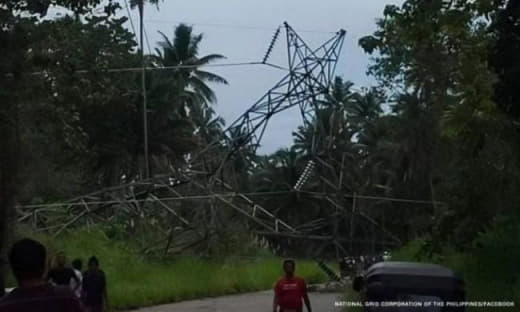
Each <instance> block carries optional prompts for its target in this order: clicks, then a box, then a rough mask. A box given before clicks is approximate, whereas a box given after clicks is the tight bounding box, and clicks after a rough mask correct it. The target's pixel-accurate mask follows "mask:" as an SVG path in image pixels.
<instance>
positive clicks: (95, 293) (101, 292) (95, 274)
mask: <svg viewBox="0 0 520 312" xmlns="http://www.w3.org/2000/svg"><path fill="white" fill-rule="evenodd" d="M81 297H82V299H83V303H84V304H85V306H86V308H87V311H88V312H104V311H106V310H107V309H108V296H107V282H106V278H105V272H103V271H102V270H101V269H100V268H99V260H98V259H97V258H96V257H94V256H93V257H91V258H90V259H89V260H88V270H87V271H85V273H83V285H82V296H81Z"/></svg>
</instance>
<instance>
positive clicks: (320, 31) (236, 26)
mask: <svg viewBox="0 0 520 312" xmlns="http://www.w3.org/2000/svg"><path fill="white" fill-rule="evenodd" d="M146 22H147V23H152V24H179V23H186V24H191V25H198V26H212V27H227V28H234V29H241V30H245V29H255V30H265V31H270V32H272V31H275V30H276V28H278V27H279V26H277V27H267V26H252V25H238V24H224V23H198V22H190V21H182V22H181V21H179V22H175V21H172V20H162V19H150V20H146ZM298 32H302V33H319V34H334V33H336V32H334V31H324V30H312V29H307V30H305V29H303V30H302V29H298Z"/></svg>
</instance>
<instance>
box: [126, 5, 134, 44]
mask: <svg viewBox="0 0 520 312" xmlns="http://www.w3.org/2000/svg"><path fill="white" fill-rule="evenodd" d="M125 7H126V15H127V16H128V19H129V20H130V25H131V26H132V32H133V33H134V36H135V37H136V38H137V32H136V31H135V26H134V19H133V17H132V14H131V13H130V7H129V6H128V0H125Z"/></svg>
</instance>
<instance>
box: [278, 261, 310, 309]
mask: <svg viewBox="0 0 520 312" xmlns="http://www.w3.org/2000/svg"><path fill="white" fill-rule="evenodd" d="M283 270H284V273H285V275H284V276H283V277H282V278H280V279H279V280H278V282H276V284H275V287H274V299H273V312H302V311H303V303H302V301H303V302H304V303H305V306H306V307H307V312H312V309H311V302H310V300H309V296H308V294H307V284H306V283H305V280H304V279H302V278H300V277H297V276H295V274H294V273H295V270H296V262H295V261H294V260H291V259H287V260H285V261H284V262H283Z"/></svg>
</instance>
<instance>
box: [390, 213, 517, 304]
mask: <svg viewBox="0 0 520 312" xmlns="http://www.w3.org/2000/svg"><path fill="white" fill-rule="evenodd" d="M519 224H520V223H519V222H518V220H515V221H511V220H504V221H499V222H496V223H495V224H494V225H493V226H492V227H491V228H490V229H488V231H486V232H484V233H481V234H480V235H479V237H478V238H477V239H476V240H475V241H474V244H473V247H471V248H469V249H468V250H466V251H465V252H460V251H457V250H456V249H455V248H453V247H452V246H449V245H446V246H445V247H444V248H443V250H442V251H441V252H439V253H436V254H435V255H432V256H427V255H425V251H424V248H425V246H427V243H426V242H425V241H424V240H415V241H412V242H410V243H409V244H408V245H407V246H406V247H404V248H402V249H401V250H399V251H397V252H395V254H394V256H393V260H396V261H420V262H431V263H437V264H441V265H444V266H446V267H449V268H451V269H452V270H454V271H455V272H457V273H458V274H460V276H462V277H463V278H464V280H465V282H466V288H467V297H468V299H469V300H475V301H500V300H505V301H514V302H516V303H518V302H520V268H519V267H518V260H517V259H519V258H520V245H519V244H518V242H519V239H520V225H519ZM469 311H472V310H471V309H470V310H469ZM475 311H476V310H475Z"/></svg>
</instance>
